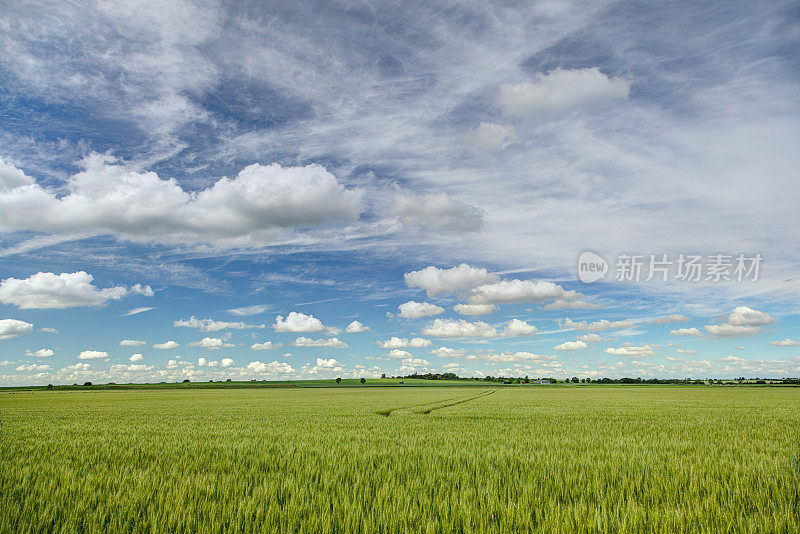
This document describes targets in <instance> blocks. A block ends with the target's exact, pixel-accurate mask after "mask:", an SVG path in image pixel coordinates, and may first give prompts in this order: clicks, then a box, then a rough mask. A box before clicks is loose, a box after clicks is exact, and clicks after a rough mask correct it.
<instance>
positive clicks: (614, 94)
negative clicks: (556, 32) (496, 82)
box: [499, 67, 631, 118]
mask: <svg viewBox="0 0 800 534" xmlns="http://www.w3.org/2000/svg"><path fill="white" fill-rule="evenodd" d="M630 87H631V82H630V81H628V80H626V79H624V78H609V77H608V76H606V75H605V74H603V73H602V72H600V70H599V69H598V68H597V67H592V68H589V69H572V70H569V69H561V68H557V69H555V70H552V71H550V72H548V73H547V74H538V75H537V77H536V81H535V82H523V83H515V84H503V85H501V86H500V97H499V102H500V107H501V108H502V109H503V111H504V112H505V113H506V114H507V115H510V116H514V117H522V118H533V117H537V116H542V115H551V114H553V113H558V112H562V111H566V110H570V109H576V108H581V107H587V106H592V105H596V104H600V103H603V102H608V101H611V100H615V99H622V98H627V97H628V92H629V91H630Z"/></svg>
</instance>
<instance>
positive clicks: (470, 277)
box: [403, 263, 500, 297]
mask: <svg viewBox="0 0 800 534" xmlns="http://www.w3.org/2000/svg"><path fill="white" fill-rule="evenodd" d="M403 278H404V279H405V282H406V285H407V286H408V287H418V288H420V289H424V290H425V291H427V292H428V296H429V297H435V296H437V295H446V294H450V293H454V292H456V291H463V290H465V289H469V288H471V287H475V286H479V285H482V284H487V283H493V282H497V281H498V280H500V277H499V276H497V275H496V274H491V273H489V272H488V271H487V270H486V269H484V268H481V267H470V266H469V265H467V264H466V263H462V264H461V265H459V266H457V267H452V268H450V269H440V268H438V267H434V266H433V265H430V266H428V267H425V268H424V269H421V270H419V271H411V272H408V273H406V274H405V275H403Z"/></svg>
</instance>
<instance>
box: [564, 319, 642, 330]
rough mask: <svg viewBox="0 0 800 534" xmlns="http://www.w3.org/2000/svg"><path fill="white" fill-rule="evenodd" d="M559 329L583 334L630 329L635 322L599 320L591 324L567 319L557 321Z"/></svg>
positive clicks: (627, 320) (629, 320) (628, 320)
mask: <svg viewBox="0 0 800 534" xmlns="http://www.w3.org/2000/svg"><path fill="white" fill-rule="evenodd" d="M558 322H559V324H560V325H561V328H570V329H573V330H581V331H583V332H604V331H606V330H614V329H619V328H631V327H633V326H634V325H635V324H636V322H635V321H633V320H632V319H624V320H622V321H609V320H608V319H600V320H599V321H595V322H593V323H589V322H587V321H573V320H572V319H570V318H569V317H566V318H565V319H563V320H559V321H558Z"/></svg>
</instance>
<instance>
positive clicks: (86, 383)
mask: <svg viewBox="0 0 800 534" xmlns="http://www.w3.org/2000/svg"><path fill="white" fill-rule="evenodd" d="M83 385H84V386H91V385H92V383H91V382H84V383H83Z"/></svg>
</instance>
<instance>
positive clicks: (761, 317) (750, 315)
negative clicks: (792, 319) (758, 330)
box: [728, 306, 776, 326]
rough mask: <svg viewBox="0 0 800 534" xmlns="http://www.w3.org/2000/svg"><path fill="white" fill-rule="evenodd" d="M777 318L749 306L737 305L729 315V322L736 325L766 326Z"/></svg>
mask: <svg viewBox="0 0 800 534" xmlns="http://www.w3.org/2000/svg"><path fill="white" fill-rule="evenodd" d="M775 320H776V319H775V318H774V317H772V316H771V315H770V314H768V313H766V312H762V311H758V310H754V309H753V308H748V307H747V306H737V307H736V308H734V309H733V311H732V312H731V314H730V315H729V316H728V323H730V324H732V325H735V326H766V325H768V324H772V323H774V322H775Z"/></svg>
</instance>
